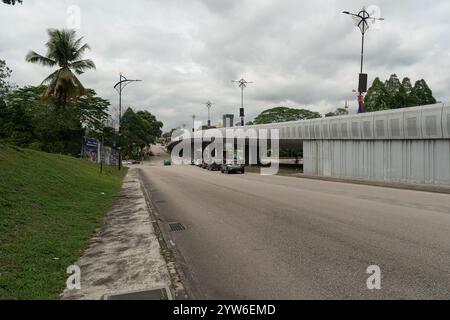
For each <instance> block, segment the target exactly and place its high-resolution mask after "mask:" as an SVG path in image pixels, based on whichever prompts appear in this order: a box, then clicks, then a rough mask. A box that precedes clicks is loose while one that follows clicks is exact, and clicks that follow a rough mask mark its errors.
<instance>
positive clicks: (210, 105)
mask: <svg viewBox="0 0 450 320" xmlns="http://www.w3.org/2000/svg"><path fill="white" fill-rule="evenodd" d="M213 104H214V103H212V102H211V101H209V100H208V101H207V102H205V105H206V107H207V108H208V129H209V128H210V127H211V107H212V106H213Z"/></svg>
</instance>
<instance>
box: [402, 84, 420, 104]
mask: <svg viewBox="0 0 450 320" xmlns="http://www.w3.org/2000/svg"><path fill="white" fill-rule="evenodd" d="M402 87H403V90H404V94H405V95H406V104H405V106H406V107H414V106H417V105H418V104H419V102H418V101H417V97H416V96H415V95H414V93H413V86H412V84H411V80H410V79H409V78H408V77H406V78H403V80H402Z"/></svg>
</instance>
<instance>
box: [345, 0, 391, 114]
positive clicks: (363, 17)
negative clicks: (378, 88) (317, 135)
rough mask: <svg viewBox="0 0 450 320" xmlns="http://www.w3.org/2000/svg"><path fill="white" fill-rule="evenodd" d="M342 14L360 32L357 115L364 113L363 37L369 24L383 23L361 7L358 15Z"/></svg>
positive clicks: (365, 80)
mask: <svg viewBox="0 0 450 320" xmlns="http://www.w3.org/2000/svg"><path fill="white" fill-rule="evenodd" d="M342 13H344V14H348V15H350V16H352V18H353V21H354V23H355V25H356V26H357V27H358V28H359V30H360V31H361V35H362V38H361V69H360V73H359V88H358V91H359V96H358V104H359V109H358V113H364V93H365V92H367V74H366V73H363V64H364V37H365V34H366V32H367V30H369V22H370V21H372V24H373V23H375V22H376V21H383V20H384V18H375V17H371V16H370V14H369V13H368V12H367V11H366V8H365V7H363V9H362V10H361V11H360V12H359V13H358V14H356V13H351V12H348V11H343V12H342Z"/></svg>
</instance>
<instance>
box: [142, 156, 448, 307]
mask: <svg viewBox="0 0 450 320" xmlns="http://www.w3.org/2000/svg"><path fill="white" fill-rule="evenodd" d="M141 175H142V178H143V180H144V183H145V185H146V188H147V191H148V192H149V194H150V195H151V197H152V202H153V204H154V206H155V208H156V209H157V211H158V213H159V219H160V225H161V226H162V227H163V229H165V231H166V232H167V235H168V237H169V239H170V243H173V245H174V246H175V248H176V252H177V253H178V258H179V261H178V262H179V264H180V266H181V268H182V270H183V271H184V274H185V275H186V278H187V279H186V281H185V282H186V283H185V284H186V285H187V287H188V290H190V292H191V295H192V297H193V298H203V299H314V298H317V299H366V298H367V299H382V298H387V299H398V298H413V299H430V298H438V299H449V298H450V292H449V290H450V197H449V196H448V195H447V194H434V193H427V192H419V191H411V190H396V189H389V188H382V187H375V186H365V185H354V184H347V183H338V182H328V181H319V180H310V179H299V178H290V177H282V176H260V175H258V174H246V175H222V174H220V173H217V172H208V171H205V170H202V169H199V168H197V167H191V166H172V167H163V166H155V165H152V166H142V167H141ZM170 222H181V223H183V224H184V225H185V226H186V228H187V229H186V230H185V231H182V232H169V230H168V227H167V224H168V223H170ZM370 265H378V266H380V268H381V271H382V289H381V290H375V291H370V290H368V289H367V286H366V281H367V278H368V277H369V275H368V274H366V270H367V268H368V266H370Z"/></svg>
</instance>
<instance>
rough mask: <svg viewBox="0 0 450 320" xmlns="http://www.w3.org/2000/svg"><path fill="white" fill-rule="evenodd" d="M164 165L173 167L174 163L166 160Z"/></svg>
mask: <svg viewBox="0 0 450 320" xmlns="http://www.w3.org/2000/svg"><path fill="white" fill-rule="evenodd" d="M164 165H165V166H171V165H172V161H170V160H164Z"/></svg>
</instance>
